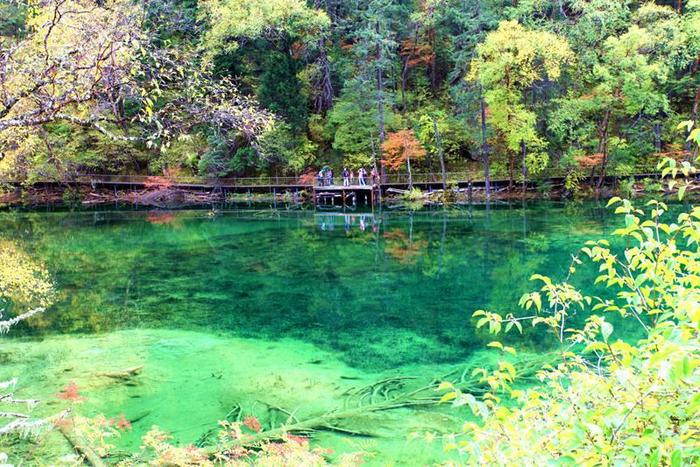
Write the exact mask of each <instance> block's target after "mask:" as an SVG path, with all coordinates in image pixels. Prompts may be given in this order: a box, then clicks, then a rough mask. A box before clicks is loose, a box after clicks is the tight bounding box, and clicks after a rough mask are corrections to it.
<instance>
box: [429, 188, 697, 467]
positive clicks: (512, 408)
mask: <svg viewBox="0 0 700 467" xmlns="http://www.w3.org/2000/svg"><path fill="white" fill-rule="evenodd" d="M609 206H616V208H615V209H616V212H617V213H619V214H620V215H622V216H624V227H622V228H620V229H618V230H616V231H615V232H614V235H616V236H618V237H620V238H621V239H622V240H623V242H621V243H622V244H626V245H628V246H627V248H625V249H624V250H623V251H621V252H619V253H616V252H615V251H614V250H613V249H612V248H611V246H610V244H609V243H608V242H607V241H606V240H599V241H591V242H587V243H586V246H585V247H584V248H582V250H581V253H582V256H584V257H588V258H589V259H590V260H591V261H592V262H593V263H595V264H598V265H599V276H598V278H597V279H596V283H601V282H602V283H604V284H605V285H606V286H607V288H608V289H609V290H610V291H611V292H614V294H611V295H613V296H614V298H612V299H603V298H596V297H589V296H586V295H585V294H583V293H582V292H580V291H578V290H577V289H575V288H574V287H573V286H572V285H571V284H570V283H569V282H568V278H567V279H566V280H565V281H563V282H561V283H556V282H554V281H552V280H551V279H550V278H548V277H545V276H542V275H535V276H533V280H537V281H539V282H540V283H541V284H542V285H541V287H540V289H539V290H538V291H536V292H532V293H528V294H525V295H524V296H523V298H522V299H521V302H520V304H521V306H523V308H525V310H528V311H531V313H528V315H527V316H521V317H516V316H514V315H512V314H511V315H506V316H505V317H503V316H501V315H499V314H496V313H491V312H486V311H483V310H480V311H477V312H475V313H474V317H476V318H478V320H477V323H476V325H477V326H478V327H482V326H488V328H489V330H490V332H492V333H493V334H498V333H500V332H501V331H502V330H503V329H505V332H507V331H509V330H511V329H512V328H516V329H517V330H518V331H520V332H522V329H523V326H524V325H525V324H526V323H527V324H530V325H532V326H544V327H545V328H546V329H548V330H549V331H550V332H551V333H552V334H553V335H555V336H556V339H557V340H558V341H559V344H560V360H559V362H558V363H557V364H555V365H548V366H544V367H543V368H542V370H541V371H540V372H539V373H538V376H539V380H540V381H541V384H540V385H538V386H536V387H530V388H528V389H525V390H513V388H512V382H513V379H514V377H513V376H514V374H515V372H516V368H513V367H511V366H510V364H503V365H502V366H501V368H500V369H499V370H497V371H492V372H488V371H486V370H477V371H480V372H481V373H482V378H483V379H484V380H485V381H487V382H488V383H489V385H490V387H491V389H492V391H491V392H489V393H486V394H484V395H483V396H482V397H481V400H478V399H477V398H476V397H474V396H473V395H471V394H466V393H462V392H460V391H459V390H456V389H454V388H453V387H451V386H450V385H449V384H445V385H443V387H442V388H443V389H448V391H449V392H448V393H447V394H449V395H448V396H447V398H449V399H451V400H452V401H453V402H452V403H453V404H454V405H455V406H461V405H468V406H470V408H471V409H472V411H473V412H474V415H475V416H477V417H478V418H479V421H480V423H473V422H468V423H466V424H465V425H464V428H463V433H460V434H456V435H454V436H453V437H452V438H451V440H450V442H449V444H448V446H447V447H448V448H450V449H455V450H458V451H459V452H460V453H461V454H463V455H464V456H465V457H466V459H467V461H468V462H469V463H475V464H499V465H544V464H545V463H549V462H552V461H554V462H555V463H557V464H578V465H601V464H602V465H609V464H617V465H638V464H646V465H671V466H679V465H684V464H687V465H691V464H697V463H698V462H699V461H700V416H699V415H700V414H699V412H700V344H699V342H698V337H699V335H700V288H699V286H700V255H699V252H698V245H699V243H698V242H699V241H700V208H698V207H692V208H691V209H690V211H689V212H685V213H682V214H680V215H679V216H677V218H676V219H674V220H673V221H671V222H670V223H666V222H664V219H665V218H666V217H668V213H667V211H668V207H667V206H666V205H665V204H664V203H663V202H660V201H650V202H648V203H647V205H646V209H647V210H648V212H645V210H642V209H638V208H636V207H635V206H634V205H633V204H632V203H631V202H629V201H627V200H621V199H619V198H613V199H611V200H610V202H609ZM580 263H581V260H580V259H579V257H576V256H575V257H574V258H573V261H572V265H571V267H570V270H569V272H570V274H574V273H575V271H576V266H577V265H578V264H580ZM589 311H590V312H591V314H590V315H589V316H587V318H586V319H585V324H584V325H583V326H582V327H574V326H571V325H570V321H571V317H572V316H573V315H574V314H576V313H584V312H589ZM598 313H601V314H598ZM606 315H607V316H608V317H613V316H617V317H619V318H616V319H617V321H616V322H620V319H630V320H634V322H635V323H636V325H637V326H638V327H639V332H640V333H642V335H643V337H642V338H641V339H639V340H638V341H637V342H635V343H630V342H626V341H624V340H622V339H620V338H618V337H617V336H616V335H615V334H616V332H615V328H614V326H613V324H612V322H611V321H612V320H609V319H606ZM490 346H492V347H497V348H499V349H501V351H507V352H510V353H513V352H515V350H514V349H512V348H509V347H504V346H503V345H502V344H500V343H499V342H494V343H492V344H490ZM502 398H504V399H507V401H503V402H502V400H501V399H502Z"/></svg>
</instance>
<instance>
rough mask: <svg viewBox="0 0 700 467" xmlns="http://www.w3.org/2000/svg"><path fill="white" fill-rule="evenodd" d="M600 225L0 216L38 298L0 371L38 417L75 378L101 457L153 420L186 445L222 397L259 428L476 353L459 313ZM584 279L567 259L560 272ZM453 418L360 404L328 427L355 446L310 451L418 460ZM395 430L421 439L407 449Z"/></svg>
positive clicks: (395, 218) (474, 336)
mask: <svg viewBox="0 0 700 467" xmlns="http://www.w3.org/2000/svg"><path fill="white" fill-rule="evenodd" d="M616 226H618V220H617V219H616V218H615V217H614V216H613V215H612V214H611V213H610V212H609V211H608V210H606V209H605V208H604V204H595V203H583V204H568V205H567V204H560V203H532V204H525V205H523V204H514V205H509V204H503V205H492V206H490V207H488V208H487V207H485V206H474V207H470V208H463V209H449V210H426V211H418V212H413V213H409V212H397V211H386V210H385V211H383V212H380V211H375V212H364V213H360V212H351V213H341V212H318V211H316V212H315V211H284V210H253V209H241V210H238V209H222V210H218V211H207V210H192V211H133V210H132V211H128V210H112V211H101V210H100V211H97V210H95V211H84V212H62V211H47V212H36V211H35V212H13V211H5V212H0V238H2V239H3V240H8V241H12V242H14V243H15V244H16V245H17V247H18V248H21V249H22V250H24V251H25V252H26V253H27V254H29V255H30V256H31V257H32V258H35V259H37V260H38V259H41V260H42V262H43V264H44V265H45V266H46V267H47V268H48V270H49V271H50V273H51V275H52V277H53V279H54V281H55V284H56V289H57V291H58V300H57V302H56V304H54V305H53V306H52V307H51V308H50V309H49V310H47V311H46V313H44V314H43V315H41V316H39V317H37V318H35V319H33V320H31V321H30V322H29V323H27V324H25V325H23V326H22V327H19V328H17V329H16V330H13V333H12V334H11V335H8V336H3V337H2V341H0V345H1V347H0V362H2V363H1V364H0V380H2V379H5V378H12V377H18V378H19V379H20V383H19V388H20V389H19V391H18V395H22V396H31V397H36V398H39V399H41V401H42V403H41V404H40V406H39V407H37V408H36V409H35V410H36V411H37V413H39V414H49V413H52V412H55V411H58V410H60V409H61V408H63V407H64V406H65V401H64V400H62V399H60V398H58V397H56V395H57V394H58V393H59V392H60V391H61V389H62V388H64V387H66V385H68V384H71V383H75V385H76V386H77V387H78V388H79V390H80V395H81V396H82V397H84V400H83V401H82V402H81V403H80V404H75V407H74V410H75V411H76V412H77V413H80V414H82V415H88V416H92V415H97V414H104V415H105V416H107V417H119V416H121V415H122V414H123V415H124V417H125V418H126V419H127V420H129V421H131V430H128V431H126V432H125V433H123V435H122V436H121V437H120V438H119V439H115V440H111V442H113V443H114V444H115V445H116V446H117V449H118V450H121V451H127V450H132V451H133V450H138V449H139V445H140V438H141V437H142V436H143V435H144V434H145V433H146V432H147V431H148V430H150V429H151V427H152V426H154V425H157V426H158V427H160V428H161V429H162V430H164V431H167V432H169V433H171V434H172V435H173V437H174V439H175V440H176V441H178V442H181V443H195V442H197V441H201V440H202V439H203V436H205V435H206V434H207V433H208V432H211V430H215V429H216V428H217V421H218V420H221V419H224V418H225V417H226V416H227V414H229V413H230V412H231V410H232V409H233V408H234V407H240V408H241V409H242V410H243V412H244V413H245V414H249V415H255V416H258V417H259V418H260V419H261V420H263V421H265V422H270V421H271V420H272V419H274V417H279V416H280V413H282V412H280V411H279V410H278V408H281V409H284V410H286V411H289V412H294V413H295V414H296V415H297V416H300V417H303V416H312V415H316V414H321V413H324V412H327V411H329V410H332V409H335V408H339V407H342V406H343V404H344V403H346V401H345V399H346V396H347V393H348V391H350V390H352V388H356V387H359V386H362V385H366V384H371V383H373V382H375V381H379V380H381V379H384V378H388V377H397V376H399V377H407V378H408V377H410V378H412V379H410V380H408V379H407V380H406V381H407V382H406V385H407V387H411V385H412V384H413V385H418V384H427V383H428V382H430V381H431V380H433V379H435V378H440V377H441V376H442V375H445V374H446V373H449V372H452V371H460V370H461V369H464V368H469V367H473V366H477V365H480V364H482V363H484V362H487V361H488V360H489V359H490V358H492V357H491V352H488V351H486V350H484V349H485V345H486V344H487V343H488V342H490V341H491V340H493V339H492V336H489V335H488V334H487V333H486V332H485V331H484V330H483V329H482V330H477V329H475V327H474V325H473V322H472V320H471V314H472V313H473V312H474V311H475V310H477V309H489V310H492V311H504V312H510V311H516V310H517V301H518V298H519V297H520V295H521V294H522V293H524V292H527V291H529V290H531V289H533V288H534V287H535V285H536V284H534V283H532V282H530V281H529V278H530V276H531V275H532V274H533V273H536V272H542V271H548V272H549V275H551V276H553V277H555V278H563V277H564V276H565V275H566V272H567V270H568V267H569V263H570V260H571V254H572V253H575V252H576V251H577V249H578V248H579V247H580V246H582V244H583V242H584V241H585V240H588V239H595V238H600V237H607V236H609V235H610V233H611V232H612V230H613V229H614V228H615V227H616ZM593 277H594V270H593V269H592V268H587V267H585V266H584V267H582V268H581V270H580V271H579V272H578V274H577V275H576V277H575V282H578V283H581V282H589V281H591V279H592V278H593ZM508 339H510V341H512V342H513V343H515V344H517V346H518V347H519V348H520V349H522V351H523V352H524V353H527V354H531V355H532V354H542V353H544V352H546V351H547V350H548V349H549V347H550V346H551V345H552V342H551V340H550V338H549V337H548V336H547V335H546V334H542V333H536V332H533V331H532V330H526V331H525V333H524V334H523V335H522V336H519V335H513V336H510V337H508ZM129 368H140V370H139V373H138V375H137V376H135V377H134V378H130V379H129V380H128V381H127V382H126V383H125V382H124V381H120V380H119V379H115V378H113V377H110V376H108V375H109V374H111V373H114V372H119V371H123V370H125V369H129ZM467 416H468V414H467V412H466V411H464V410H461V409H450V408H449V407H444V406H442V407H438V408H434V407H432V408H422V409H421V408H413V409H399V410H393V411H385V412H377V413H372V414H369V415H366V416H362V417H358V418H356V419H354V420H349V421H347V424H346V425H344V426H343V428H344V429H347V430H349V431H363V432H371V434H372V435H373V436H372V437H357V436H350V435H348V434H343V433H338V432H319V434H318V436H316V437H314V439H313V441H312V444H313V445H319V446H323V447H324V448H329V449H332V450H333V453H334V454H330V456H331V458H333V456H336V455H340V454H342V453H352V452H364V453H365V457H364V459H365V461H366V462H367V463H369V464H377V465H385V464H391V463H395V464H407V463H411V464H415V463H430V462H438V461H440V460H446V459H448V458H449V456H450V455H451V454H446V453H444V452H443V449H442V442H441V441H440V439H439V435H441V434H447V433H450V432H454V431H457V430H458V429H459V427H460V426H461V422H462V421H463V420H464V419H465V418H466V417H467ZM272 421H274V420H272ZM277 421H278V422H279V420H277ZM282 421H284V420H282ZM412 433H418V434H421V435H422V434H424V433H434V434H437V435H438V439H437V440H435V441H433V442H432V443H428V442H426V441H423V440H416V441H410V442H409V441H408V440H409V437H410V436H411V434H412ZM421 437H422V436H421ZM63 454H66V453H65V452H63V453H56V455H57V456H60V455H63Z"/></svg>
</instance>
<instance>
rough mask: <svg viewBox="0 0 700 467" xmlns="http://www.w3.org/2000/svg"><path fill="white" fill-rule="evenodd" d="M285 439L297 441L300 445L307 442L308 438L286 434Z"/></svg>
mask: <svg viewBox="0 0 700 467" xmlns="http://www.w3.org/2000/svg"><path fill="white" fill-rule="evenodd" d="M287 439H288V440H289V441H291V442H293V443H297V444H298V445H300V446H304V445H306V444H308V442H309V438H305V437H303V436H294V435H290V434H288V435H287Z"/></svg>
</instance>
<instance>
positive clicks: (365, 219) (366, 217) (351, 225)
mask: <svg viewBox="0 0 700 467" xmlns="http://www.w3.org/2000/svg"><path fill="white" fill-rule="evenodd" d="M315 217H316V225H318V228H319V230H322V231H324V232H326V231H332V230H335V227H336V225H338V226H340V225H341V223H342V225H343V229H344V230H345V231H346V232H349V231H351V230H360V231H362V232H365V231H372V232H376V230H377V226H378V224H379V220H378V219H377V218H376V217H375V216H374V214H372V213H353V214H347V213H340V212H329V213H323V214H316V216H315Z"/></svg>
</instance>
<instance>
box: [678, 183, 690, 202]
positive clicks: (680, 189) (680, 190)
mask: <svg viewBox="0 0 700 467" xmlns="http://www.w3.org/2000/svg"><path fill="white" fill-rule="evenodd" d="M686 188H688V185H683V186H681V187H678V201H682V200H683V197H684V196H685V190H686Z"/></svg>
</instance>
